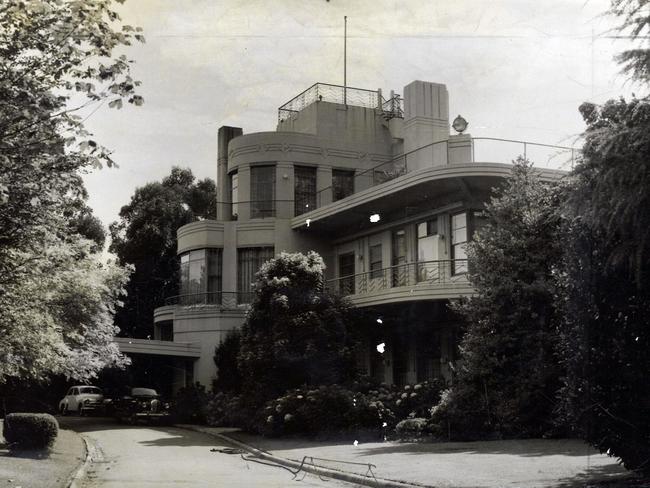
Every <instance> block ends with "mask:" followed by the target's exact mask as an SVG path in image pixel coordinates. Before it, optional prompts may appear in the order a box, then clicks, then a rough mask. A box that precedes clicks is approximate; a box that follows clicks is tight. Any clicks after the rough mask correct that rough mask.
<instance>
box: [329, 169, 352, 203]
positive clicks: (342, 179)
mask: <svg viewBox="0 0 650 488" xmlns="http://www.w3.org/2000/svg"><path fill="white" fill-rule="evenodd" d="M353 193H354V171H347V170H341V169H335V170H332V201H334V202H336V201H337V200H341V199H342V198H345V197H348V196H350V195H352V194H353Z"/></svg>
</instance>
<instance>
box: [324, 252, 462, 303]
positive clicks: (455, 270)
mask: <svg viewBox="0 0 650 488" xmlns="http://www.w3.org/2000/svg"><path fill="white" fill-rule="evenodd" d="M467 283H468V281H467V260H466V259H454V260H439V261H420V262H414V263H405V264H398V265H395V266H390V267H388V268H381V269H376V270H372V271H367V272H365V273H358V274H354V275H348V276H342V277H340V278H336V279H333V280H328V281H327V288H328V290H330V291H332V292H335V293H339V294H341V295H365V294H370V293H377V292H381V291H383V290H388V289H390V288H399V287H403V286H418V285H434V286H436V285H437V286H440V288H446V287H453V286H454V285H466V284H467Z"/></svg>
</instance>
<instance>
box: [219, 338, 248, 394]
mask: <svg viewBox="0 0 650 488" xmlns="http://www.w3.org/2000/svg"><path fill="white" fill-rule="evenodd" d="M240 344H241V332H239V329H233V330H231V331H229V332H228V334H226V337H225V338H224V339H223V340H222V341H221V342H220V343H219V345H218V346H217V347H216V348H215V350H214V364H215V365H216V366H217V378H216V379H215V380H214V382H213V385H212V389H213V390H215V391H228V392H233V393H238V392H240V391H241V382H242V380H241V373H240V371H239V365H238V364H237V355H238V354H239V350H240V348H241V346H240Z"/></svg>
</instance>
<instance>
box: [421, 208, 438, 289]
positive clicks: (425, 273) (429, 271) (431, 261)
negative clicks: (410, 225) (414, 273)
mask: <svg viewBox="0 0 650 488" xmlns="http://www.w3.org/2000/svg"><path fill="white" fill-rule="evenodd" d="M417 227H418V281H419V282H423V281H436V280H438V279H439V278H440V267H439V262H438V250H439V247H440V244H439V241H438V239H439V237H438V220H437V219H435V218H434V219H429V220H427V221H425V222H420V223H419V224H418V226H417Z"/></svg>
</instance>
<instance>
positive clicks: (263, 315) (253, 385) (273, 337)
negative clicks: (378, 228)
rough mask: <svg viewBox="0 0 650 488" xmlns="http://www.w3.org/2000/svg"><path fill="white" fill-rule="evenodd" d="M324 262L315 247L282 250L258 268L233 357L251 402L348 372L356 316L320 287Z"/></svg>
mask: <svg viewBox="0 0 650 488" xmlns="http://www.w3.org/2000/svg"><path fill="white" fill-rule="evenodd" d="M324 267H325V266H324V264H323V260H322V258H321V257H320V256H319V255H318V254H317V253H315V252H310V253H308V254H307V255H303V254H300V253H295V254H289V253H282V254H280V256H279V257H277V258H276V259H272V260H270V261H268V262H267V263H265V264H264V265H263V266H262V267H261V269H260V271H259V272H258V274H257V281H256V283H255V298H254V301H253V304H252V307H251V309H250V311H249V312H248V314H247V317H246V321H245V322H244V324H243V326H242V330H241V349H240V354H239V357H238V362H239V370H240V372H241V374H242V393H243V396H244V400H245V402H247V403H248V404H249V405H251V407H252V408H255V407H257V406H260V405H262V404H263V403H264V402H265V401H267V400H269V399H272V398H276V397H277V396H278V395H280V394H282V393H283V392H285V391H287V390H290V389H292V388H296V387H300V386H303V385H321V384H324V385H328V384H333V383H345V382H346V381H349V380H352V379H353V378H354V376H355V367H354V358H353V353H354V349H355V347H356V346H357V344H358V338H357V337H356V336H355V333H356V331H355V328H356V325H357V324H358V322H359V320H360V316H359V315H358V314H357V312H356V311H355V310H354V309H353V308H352V306H351V305H349V304H348V303H347V302H345V301H343V300H342V299H340V298H338V297H336V296H332V295H329V294H328V293H326V292H324V291H323V269H324Z"/></svg>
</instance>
